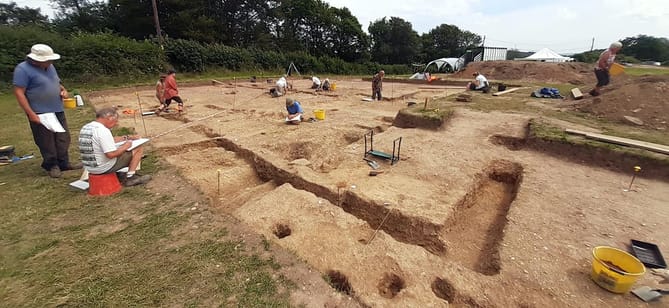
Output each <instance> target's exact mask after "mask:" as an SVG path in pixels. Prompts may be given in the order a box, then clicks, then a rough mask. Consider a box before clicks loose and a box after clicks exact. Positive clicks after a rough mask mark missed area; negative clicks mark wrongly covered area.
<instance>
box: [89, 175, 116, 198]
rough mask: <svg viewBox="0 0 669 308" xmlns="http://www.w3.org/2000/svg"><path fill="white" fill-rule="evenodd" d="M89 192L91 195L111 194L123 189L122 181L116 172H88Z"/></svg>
mask: <svg viewBox="0 0 669 308" xmlns="http://www.w3.org/2000/svg"><path fill="white" fill-rule="evenodd" d="M88 184H89V187H88V194H89V195H91V196H109V195H113V194H115V193H117V192H119V191H121V188H122V187H121V183H120V182H119V181H118V178H117V177H116V173H108V174H90V173H89V174H88Z"/></svg>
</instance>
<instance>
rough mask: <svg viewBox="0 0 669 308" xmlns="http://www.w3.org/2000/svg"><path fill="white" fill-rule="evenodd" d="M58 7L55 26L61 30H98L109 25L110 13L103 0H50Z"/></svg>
mask: <svg viewBox="0 0 669 308" xmlns="http://www.w3.org/2000/svg"><path fill="white" fill-rule="evenodd" d="M52 3H54V4H55V5H56V7H57V8H58V12H57V13H56V19H55V21H54V24H55V26H56V27H57V28H58V29H59V30H60V31H61V32H64V33H66V32H79V31H83V32H100V31H103V30H105V29H108V28H109V27H110V21H111V20H112V15H111V14H109V6H108V5H107V3H106V2H104V1H88V0H52Z"/></svg>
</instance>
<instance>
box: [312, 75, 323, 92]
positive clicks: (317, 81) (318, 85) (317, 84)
mask: <svg viewBox="0 0 669 308" xmlns="http://www.w3.org/2000/svg"><path fill="white" fill-rule="evenodd" d="M311 88H312V89H316V90H318V89H320V88H321V80H320V79H318V77H316V76H311Z"/></svg>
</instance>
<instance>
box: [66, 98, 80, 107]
mask: <svg viewBox="0 0 669 308" xmlns="http://www.w3.org/2000/svg"><path fill="white" fill-rule="evenodd" d="M63 106H64V107H65V108H68V109H74V108H77V100H76V99H74V98H66V99H64V100H63Z"/></svg>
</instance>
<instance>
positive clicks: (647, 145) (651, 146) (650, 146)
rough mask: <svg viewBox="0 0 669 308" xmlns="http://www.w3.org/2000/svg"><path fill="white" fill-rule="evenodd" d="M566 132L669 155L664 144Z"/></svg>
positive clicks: (572, 131) (668, 148)
mask: <svg viewBox="0 0 669 308" xmlns="http://www.w3.org/2000/svg"><path fill="white" fill-rule="evenodd" d="M565 132H567V133H569V134H575V135H581V136H585V138H588V139H593V140H597V141H603V142H607V143H612V144H618V145H623V146H628V147H633V148H638V149H644V150H648V151H651V152H655V153H661V154H666V155H669V146H666V145H662V144H657V143H651V142H645V141H639V140H634V139H628V138H622V137H615V136H609V135H604V134H597V133H589V132H583V131H578V130H572V129H566V130H565Z"/></svg>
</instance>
